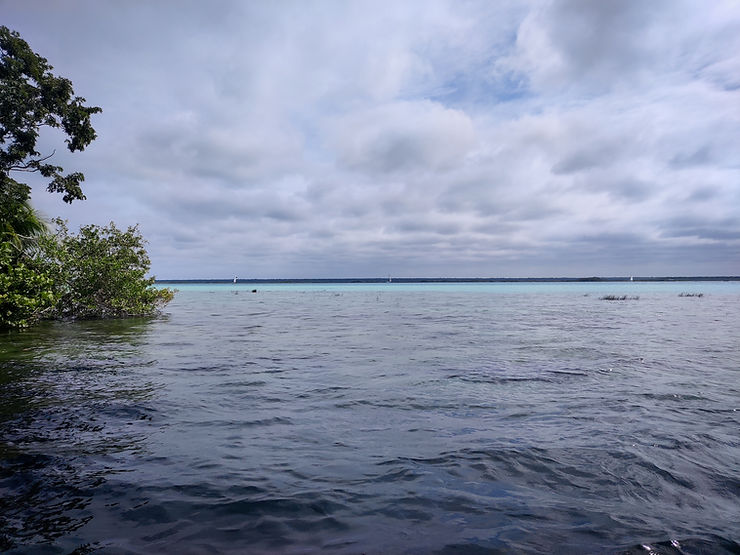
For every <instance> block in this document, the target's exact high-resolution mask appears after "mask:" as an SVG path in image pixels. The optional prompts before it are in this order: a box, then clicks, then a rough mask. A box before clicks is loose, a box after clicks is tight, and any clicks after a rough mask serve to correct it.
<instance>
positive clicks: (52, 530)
mask: <svg viewBox="0 0 740 555" xmlns="http://www.w3.org/2000/svg"><path fill="white" fill-rule="evenodd" d="M150 327H151V321H147V320H139V319H133V320H118V321H104V322H75V323H69V322H66V323H45V324H42V325H40V326H38V327H36V328H33V329H31V330H26V331H22V332H12V333H9V334H7V335H5V336H3V337H2V338H0V389H1V390H2V403H1V404H0V491H1V492H2V495H0V550H2V551H7V550H12V549H14V548H15V549H17V548H20V547H21V546H23V545H33V544H37V545H38V544H50V543H52V542H55V541H56V540H57V539H58V538H61V537H64V536H70V540H71V541H72V542H74V540H73V535H72V534H73V532H74V531H75V530H77V529H79V528H80V527H82V526H83V525H84V524H86V523H87V522H89V521H90V520H91V519H92V518H93V512H92V511H91V510H90V503H91V501H92V499H93V497H94V496H95V492H96V491H97V490H98V489H99V488H101V487H102V486H103V485H104V484H105V483H106V480H107V478H108V477H109V476H110V475H111V474H113V473H116V472H117V471H118V470H117V467H119V466H120V465H119V461H120V460H121V459H125V458H127V457H131V456H132V455H137V456H138V455H141V454H142V453H143V452H144V451H145V449H146V447H145V442H144V441H143V440H144V439H145V437H146V434H147V430H146V423H147V422H148V421H151V419H152V414H153V413H154V412H155V408H154V398H155V396H156V391H157V385H156V384H155V383H153V382H152V381H148V380H145V381H142V380H141V374H140V373H138V372H136V367H137V366H141V365H147V364H150V363H151V361H147V360H146V359H145V357H143V351H142V350H141V349H140V346H141V344H142V340H143V337H144V336H146V334H147V333H149V332H150ZM64 543H65V544H66V545H71V544H69V543H68V542H64ZM49 547H51V546H49ZM58 547H59V548H61V546H58ZM52 552H53V551H52Z"/></svg>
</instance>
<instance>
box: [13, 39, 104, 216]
mask: <svg viewBox="0 0 740 555" xmlns="http://www.w3.org/2000/svg"><path fill="white" fill-rule="evenodd" d="M52 69H53V67H52V66H51V65H49V63H48V61H47V60H46V58H42V57H41V56H39V55H38V54H36V53H35V52H33V50H31V48H30V46H29V45H28V43H27V42H26V41H24V40H23V39H22V38H21V37H20V35H19V34H18V33H17V32H15V31H11V30H10V29H8V28H7V27H5V26H0V203H2V206H3V210H2V211H0V218H5V219H3V220H0V226H3V225H10V224H9V220H8V219H7V217H8V213H9V212H12V211H13V209H14V208H16V207H18V206H20V205H22V204H23V203H24V202H27V201H28V200H29V198H30V188H29V187H28V185H26V184H23V183H20V182H18V181H16V180H15V179H13V178H11V177H10V174H11V172H37V173H39V174H41V175H42V176H43V177H45V178H48V179H50V181H49V184H48V187H47V189H48V190H49V191H50V192H58V193H63V197H62V200H64V202H68V203H71V202H72V201H73V200H76V199H79V200H82V199H84V198H85V195H84V194H83V192H82V188H81V186H80V183H81V182H82V181H83V180H84V179H85V176H84V175H83V174H82V173H80V172H73V173H69V174H65V173H64V168H62V167H61V166H57V165H54V164H51V163H49V159H50V158H51V157H52V156H53V154H54V153H53V152H52V153H48V154H46V155H43V156H42V154H41V153H40V152H38V151H37V150H36V141H37V139H38V137H39V131H40V129H41V128H42V127H51V128H57V129H62V131H63V132H64V133H65V135H66V136H67V139H66V143H67V148H68V149H69V151H70V152H75V151H81V150H84V149H85V147H86V146H88V145H89V144H90V143H91V142H92V141H93V140H94V139H95V137H96V134H95V129H93V127H92V124H91V122H90V117H91V116H92V115H93V114H96V113H98V112H100V111H101V109H100V108H99V107H97V106H85V104H84V103H85V99H84V98H82V97H79V96H75V94H74V90H73V89H72V82H71V81H69V80H68V79H65V78H63V77H57V76H55V75H54V74H53V73H52V72H51V70H52Z"/></svg>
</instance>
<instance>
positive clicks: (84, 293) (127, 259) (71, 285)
mask: <svg viewBox="0 0 740 555" xmlns="http://www.w3.org/2000/svg"><path fill="white" fill-rule="evenodd" d="M56 223H57V226H58V229H57V233H56V235H53V236H48V237H46V238H45V239H44V240H43V242H42V244H41V251H42V255H41V259H42V260H43V267H44V271H46V272H47V273H48V274H50V275H51V276H52V277H53V279H54V283H55V289H56V293H57V294H58V297H59V300H58V302H57V303H56V306H55V307H54V310H53V316H54V317H57V318H120V317H127V316H147V315H152V314H155V313H156V312H157V311H158V309H159V308H160V307H161V306H164V305H165V304H167V303H168V302H169V301H170V300H172V297H173V295H174V293H173V292H172V291H171V290H169V289H157V288H155V287H153V284H154V278H153V277H149V278H148V277H147V273H148V272H149V266H150V261H149V256H148V255H147V252H146V249H145V248H144V244H145V241H144V238H143V237H142V236H141V233H140V232H139V229H138V226H135V227H129V228H128V229H127V230H126V231H122V230H120V229H118V228H117V227H116V226H115V224H114V223H112V222H111V223H110V225H108V226H105V227H100V226H96V225H86V226H82V227H81V228H80V231H79V233H78V234H77V235H72V234H70V233H69V231H68V229H67V226H66V224H65V223H64V222H63V221H61V220H57V222H56Z"/></svg>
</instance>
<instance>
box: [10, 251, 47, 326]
mask: <svg viewBox="0 0 740 555" xmlns="http://www.w3.org/2000/svg"><path fill="white" fill-rule="evenodd" d="M57 300H58V294H57V293H56V291H55V287H54V280H53V279H52V277H51V275H50V274H49V273H48V272H46V271H43V270H41V269H40V268H38V267H34V263H33V261H31V260H28V259H27V258H26V257H24V256H23V254H22V253H20V252H19V251H18V250H17V249H16V248H15V246H14V245H12V244H11V243H9V242H2V243H0V329H2V328H24V327H27V326H29V325H31V324H32V323H34V322H35V321H36V320H38V319H40V318H42V317H44V316H45V315H49V314H50V313H51V311H52V310H53V307H54V306H55V304H56V302H57Z"/></svg>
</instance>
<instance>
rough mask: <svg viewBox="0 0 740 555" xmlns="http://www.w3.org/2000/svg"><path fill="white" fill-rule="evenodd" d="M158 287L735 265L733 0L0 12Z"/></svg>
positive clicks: (65, 158)
mask: <svg viewBox="0 0 740 555" xmlns="http://www.w3.org/2000/svg"><path fill="white" fill-rule="evenodd" d="M0 23H2V24H4V25H7V26H8V27H10V28H11V29H14V30H17V31H18V32H20V33H21V35H22V36H23V37H24V38H25V39H26V40H27V41H28V42H29V44H30V45H31V47H32V48H33V49H34V50H35V51H37V52H39V53H40V54H42V55H43V56H45V57H46V58H47V59H48V60H49V61H50V63H51V64H52V65H53V66H54V67H55V71H56V72H57V73H58V74H60V75H63V76H65V77H68V78H69V79H71V80H72V82H73V83H74V86H75V92H76V93H77V94H79V95H81V96H84V97H86V98H87V100H88V102H89V103H91V104H93V105H98V106H101V107H102V108H103V113H102V114H100V115H98V116H95V119H94V126H95V127H96V129H97V131H98V139H97V140H96V141H95V142H94V143H93V144H92V145H91V146H90V147H89V148H88V149H87V150H86V151H85V152H84V153H82V154H75V155H68V154H67V153H65V152H62V150H63V149H62V148H58V147H60V146H61V145H59V137H58V136H56V137H55V136H48V137H45V138H44V146H43V149H45V151H49V152H50V151H51V150H53V149H54V148H55V147H57V155H56V159H58V161H59V163H60V164H61V165H63V166H64V167H65V169H67V170H70V171H73V170H81V171H84V172H85V174H86V177H87V179H86V181H85V183H84V191H85V193H86V195H87V198H88V200H86V201H84V202H76V203H74V204H73V205H72V206H68V205H65V204H64V203H63V202H62V200H61V197H60V196H59V195H51V194H49V193H47V192H45V190H44V187H43V186H42V185H37V186H35V188H34V197H33V202H34V205H35V206H36V207H37V208H39V209H40V210H41V211H42V212H43V213H45V214H46V215H48V216H62V217H64V218H67V219H69V221H70V224H71V226H73V227H76V226H78V225H80V224H84V223H99V224H103V223H107V222H108V221H111V220H114V221H115V222H116V223H117V224H119V225H120V226H125V225H130V224H134V223H137V222H138V223H139V224H140V226H141V229H142V231H143V233H144V235H145V236H146V237H147V239H148V240H149V251H150V255H151V258H152V263H153V264H152V271H153V273H155V274H156V275H157V277H159V278H211V277H230V276H234V275H238V276H239V277H242V278H272V277H354V276H368V277H372V276H386V275H388V274H391V275H393V276H408V277H413V276H446V277H451V276H458V277H461V276H473V277H475V276H482V277H488V276H591V275H731V274H732V275H737V274H740V4H738V2H736V1H730V0H727V1H724V0H716V1H712V2H700V1H685V2H682V1H680V0H665V1H661V0H654V1H649V2H646V1H644V0H622V1H619V2H601V1H592V0H558V1H552V2H545V1H543V2H535V1H531V2H529V1H524V0H521V1H510V2H504V1H499V2H490V1H485V0H483V1H463V2H461V1H449V2H445V1H427V0H423V1H422V0H420V1H404V2H395V1H387V2H385V1H379V0H373V1H367V2H359V1H354V2H352V1H349V2H345V1H314V2H307V1H296V2H290V1H280V2H242V1H236V0H235V1H214V2H197V1H192V2H184V1H180V0H178V1H174V0H173V1H169V2H165V1H161V2H150V1H143V0H141V1H136V0H130V1H127V2H116V1H113V0H68V1H64V2H62V1H51V0H45V1H40V0H25V1H23V2H19V1H15V0H13V1H11V0H0Z"/></svg>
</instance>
